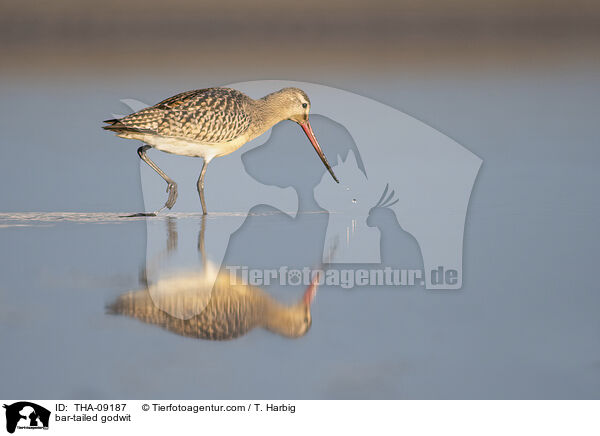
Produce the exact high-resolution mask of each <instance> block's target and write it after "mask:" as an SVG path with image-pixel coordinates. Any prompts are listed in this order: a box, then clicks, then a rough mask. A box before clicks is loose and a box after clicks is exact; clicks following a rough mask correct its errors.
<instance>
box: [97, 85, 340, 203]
mask: <svg viewBox="0 0 600 436" xmlns="http://www.w3.org/2000/svg"><path fill="white" fill-rule="evenodd" d="M309 111H310V100H309V98H308V96H307V95H306V93H305V92H304V91H302V90H301V89H298V88H284V89H281V90H279V91H277V92H274V93H272V94H269V95H267V96H265V97H263V98H260V99H257V100H254V99H252V98H250V97H248V96H247V95H245V94H243V93H241V92H240V91H237V90H235V89H231V88H207V89H198V90H194V91H187V92H182V93H181V94H177V95H175V96H173V97H169V98H167V99H165V100H163V101H161V102H159V103H157V104H155V105H154V106H151V107H149V108H145V109H142V110H140V111H138V112H135V113H133V114H130V115H127V116H126V117H123V118H120V119H112V120H107V121H105V123H107V124H108V125H106V126H103V128H104V129H106V130H110V131H112V132H115V133H116V134H117V136H120V137H122V138H126V139H137V140H140V141H142V142H144V143H145V144H147V145H144V146H142V147H140V148H139V149H138V154H139V156H140V158H141V159H142V160H144V161H145V162H146V163H147V164H148V165H149V166H150V167H152V168H153V169H154V170H155V171H156V172H157V173H158V174H159V175H160V176H161V177H162V178H163V179H164V180H165V181H166V182H167V191H168V192H169V198H168V200H167V202H166V203H165V206H164V207H163V208H165V207H166V208H169V209H171V208H172V207H173V205H174V204H175V201H176V200H177V184H176V183H175V182H174V181H173V180H171V178H170V177H168V176H167V175H166V174H165V173H164V172H163V171H162V170H161V169H160V168H159V167H158V166H157V165H156V164H155V163H154V162H153V161H152V160H150V158H148V156H146V151H147V150H148V149H149V148H151V147H154V148H156V149H158V150H161V151H164V152H167V153H173V154H177V155H182V156H191V157H201V158H203V160H204V164H203V166H202V171H201V173H200V177H199V179H198V183H197V188H198V193H199V194H200V201H201V203H202V211H203V212H204V214H206V213H207V210H206V202H205V199H204V175H205V172H206V167H207V164H208V163H209V162H210V161H211V160H212V159H214V158H215V157H219V156H224V155H227V154H229V153H232V152H234V151H235V150H237V149H238V148H240V147H241V146H242V145H244V144H245V143H247V142H248V141H251V140H252V139H254V138H256V137H257V136H259V135H262V134H263V133H264V132H266V131H267V130H268V129H270V128H271V127H272V126H274V125H275V124H277V123H279V122H280V121H283V120H291V121H294V122H296V123H298V124H299V125H300V126H301V127H302V129H303V130H304V132H305V133H306V135H307V136H308V139H309V140H310V142H311V143H312V145H313V147H314V148H315V150H316V151H317V154H318V155H319V157H320V158H321V161H322V162H323V164H324V165H325V167H326V168H327V170H328V171H329V172H330V174H331V176H332V177H333V178H334V179H335V180H336V181H338V180H337V178H336V177H335V174H334V173H333V170H332V169H331V166H330V165H329V163H328V162H327V159H326V158H325V155H324V154H323V151H322V150H321V147H320V146H319V144H318V142H317V140H316V138H315V136H314V133H313V131H312V128H311V127H310V123H309V121H308V115H309ZM161 210H162V209H161Z"/></svg>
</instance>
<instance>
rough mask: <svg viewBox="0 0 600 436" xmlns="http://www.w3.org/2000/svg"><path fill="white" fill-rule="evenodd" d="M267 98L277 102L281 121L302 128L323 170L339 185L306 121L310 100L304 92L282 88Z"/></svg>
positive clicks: (297, 89)
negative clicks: (319, 159) (287, 121)
mask: <svg viewBox="0 0 600 436" xmlns="http://www.w3.org/2000/svg"><path fill="white" fill-rule="evenodd" d="M267 97H268V98H272V99H274V100H275V101H276V102H277V103H276V106H278V107H277V111H278V112H279V113H280V115H281V119H284V120H290V121H293V122H295V123H298V124H299V125H300V127H302V130H304V133H305V134H306V136H307V137H308V140H309V141H310V143H311V144H312V146H313V147H314V149H315V151H316V152H317V154H318V155H319V157H320V158H321V161H322V162H323V164H324V165H325V168H327V171H329V174H331V177H333V180H335V181H336V182H338V183H339V182H340V181H339V180H338V178H337V177H336V176H335V174H334V173H333V169H331V165H329V162H328V161H327V158H326V157H325V154H324V153H323V150H322V149H321V146H320V145H319V143H318V141H317V138H316V137H315V134H314V132H313V130H312V127H311V126H310V122H309V121H308V115H309V113H310V99H309V98H308V95H306V92H304V91H302V90H301V89H299V88H283V89H281V90H279V91H277V92H274V93H273V94H271V95H269V96H267Z"/></svg>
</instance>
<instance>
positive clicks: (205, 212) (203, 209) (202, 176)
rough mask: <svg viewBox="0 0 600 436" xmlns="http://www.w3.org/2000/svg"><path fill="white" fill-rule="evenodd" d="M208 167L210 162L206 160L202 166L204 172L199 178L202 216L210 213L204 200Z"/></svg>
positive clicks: (201, 172)
mask: <svg viewBox="0 0 600 436" xmlns="http://www.w3.org/2000/svg"><path fill="white" fill-rule="evenodd" d="M207 167H208V162H207V161H206V160H205V161H204V163H203V164H202V171H200V177H198V194H200V203H202V214H203V215H206V214H207V213H208V211H207V210H206V201H205V200H204V174H206V168H207Z"/></svg>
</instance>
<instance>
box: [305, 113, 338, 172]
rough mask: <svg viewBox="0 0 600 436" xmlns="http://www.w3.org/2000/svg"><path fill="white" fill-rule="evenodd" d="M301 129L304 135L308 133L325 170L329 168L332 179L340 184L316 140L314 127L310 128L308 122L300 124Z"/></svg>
mask: <svg viewBox="0 0 600 436" xmlns="http://www.w3.org/2000/svg"><path fill="white" fill-rule="evenodd" d="M300 127H302V130H304V133H306V136H308V139H309V141H310V143H311V144H312V145H313V147H314V148H315V151H316V152H317V154H318V155H319V157H320V158H321V161H322V162H323V164H325V168H327V171H329V174H331V177H333V180H335V181H336V182H337V183H340V181H339V180H338V178H337V177H336V176H335V174H334V173H333V170H332V169H331V165H329V162H327V158H326V157H325V154H323V150H321V146H320V145H319V143H318V142H317V138H315V134H314V133H313V129H312V127H310V123H309V122H308V120H306V122H305V123H302V124H300Z"/></svg>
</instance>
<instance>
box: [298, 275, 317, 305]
mask: <svg viewBox="0 0 600 436" xmlns="http://www.w3.org/2000/svg"><path fill="white" fill-rule="evenodd" d="M319 279H320V274H319V273H317V274H315V275H314V277H313V279H312V281H311V282H310V285H309V286H308V288H306V291H304V296H303V297H302V299H303V301H304V304H305V305H307V306H308V307H310V305H311V304H312V302H313V300H314V299H315V296H316V295H317V289H318V288H319Z"/></svg>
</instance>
